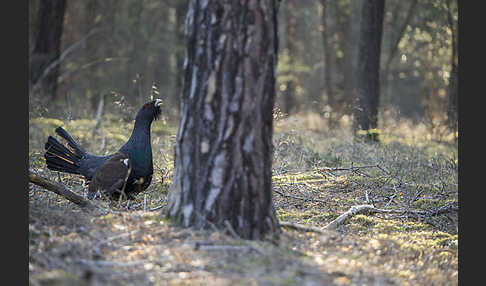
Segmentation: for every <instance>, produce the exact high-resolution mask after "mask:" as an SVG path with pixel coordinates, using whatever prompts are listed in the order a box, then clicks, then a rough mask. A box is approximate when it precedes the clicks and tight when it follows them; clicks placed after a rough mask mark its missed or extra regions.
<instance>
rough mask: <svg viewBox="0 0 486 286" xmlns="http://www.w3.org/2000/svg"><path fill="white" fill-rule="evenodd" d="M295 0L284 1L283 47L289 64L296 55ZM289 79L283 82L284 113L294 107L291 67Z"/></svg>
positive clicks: (292, 63)
mask: <svg viewBox="0 0 486 286" xmlns="http://www.w3.org/2000/svg"><path fill="white" fill-rule="evenodd" d="M296 6H297V3H296V0H287V1H285V3H284V9H285V23H284V26H285V47H284V48H285V49H286V51H287V55H288V57H289V62H288V64H289V66H291V67H292V66H294V58H295V56H296V47H295V41H296V40H297V24H298V23H297V17H296V15H295V14H296V13H297V11H296V9H297V7H296ZM287 76H288V77H289V78H291V79H289V80H287V82H286V83H285V86H286V89H285V91H284V92H283V97H284V98H283V99H284V100H283V103H284V104H283V112H284V113H285V114H290V113H291V112H292V111H293V110H294V109H295V104H296V100H295V74H294V73H293V69H289V71H288V75H287Z"/></svg>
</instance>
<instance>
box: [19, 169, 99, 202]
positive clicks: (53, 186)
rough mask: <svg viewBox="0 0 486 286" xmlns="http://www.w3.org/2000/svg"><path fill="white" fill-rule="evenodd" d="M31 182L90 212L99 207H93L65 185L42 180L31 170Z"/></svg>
mask: <svg viewBox="0 0 486 286" xmlns="http://www.w3.org/2000/svg"><path fill="white" fill-rule="evenodd" d="M29 182H31V183H33V184H36V185H38V186H41V187H43V188H44V189H46V190H48V191H51V192H54V193H56V194H58V195H60V196H61V197H64V198H66V199H67V200H69V201H70V202H73V203H75V204H77V205H78V206H80V207H81V208H83V209H88V210H95V209H98V207H96V206H95V205H93V204H92V203H91V202H90V201H87V200H85V199H84V198H83V197H82V196H80V195H78V194H76V193H74V192H72V191H70V190H69V189H68V188H66V187H65V186H64V185H61V184H59V183H56V182H53V181H50V180H48V179H45V178H42V177H40V176H38V175H37V174H35V173H33V172H32V171H30V170H29Z"/></svg>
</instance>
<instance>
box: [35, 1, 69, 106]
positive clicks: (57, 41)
mask: <svg viewBox="0 0 486 286" xmlns="http://www.w3.org/2000/svg"><path fill="white" fill-rule="evenodd" d="M65 10H66V0H43V1H41V2H40V5H39V10H38V12H37V17H36V30H37V31H36V35H35V39H34V43H33V49H32V52H31V56H30V81H29V84H30V87H33V86H34V85H35V84H36V83H37V81H38V80H39V79H40V77H41V75H42V73H43V72H44V69H45V68H46V67H47V66H49V64H51V63H52V62H53V61H55V60H56V59H57V58H58V57H59V55H60V54H61V35H62V28H63V20H64V12H65ZM58 74H59V66H56V67H54V68H53V69H52V70H51V71H50V72H49V74H48V75H47V76H45V77H44V78H43V79H42V82H40V85H39V86H40V94H41V96H43V97H44V96H45V97H48V99H49V100H53V99H55V98H56V93H57V77H58Z"/></svg>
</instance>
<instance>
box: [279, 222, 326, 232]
mask: <svg viewBox="0 0 486 286" xmlns="http://www.w3.org/2000/svg"><path fill="white" fill-rule="evenodd" d="M279 224H280V226H282V227H286V228H292V229H295V230H301V231H308V232H317V233H320V234H324V233H325V231H324V230H323V229H321V228H318V227H313V226H305V225H301V224H298V223H293V222H289V221H281V222H279Z"/></svg>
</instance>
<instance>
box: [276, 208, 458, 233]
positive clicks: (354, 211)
mask: <svg viewBox="0 0 486 286" xmlns="http://www.w3.org/2000/svg"><path fill="white" fill-rule="evenodd" d="M458 209H459V207H458V205H457V202H455V201H454V202H451V203H448V204H446V205H444V206H441V207H438V208H437V209H435V210H433V211H415V210H397V209H393V210H385V209H377V208H375V207H374V206H373V205H357V206H352V207H351V208H350V209H349V210H348V211H346V212H345V213H343V214H342V215H340V216H339V217H337V218H336V219H335V220H333V221H331V222H330V223H329V224H328V225H326V226H325V227H323V228H318V227H313V226H304V225H300V224H296V223H292V222H286V221H281V222H280V226H282V227H287V228H292V229H295V230H301V231H309V232H317V233H321V234H324V233H325V232H326V231H327V230H335V229H337V228H338V227H339V226H340V225H342V224H344V222H346V220H348V219H350V218H351V217H352V216H354V215H357V214H361V213H385V214H407V215H414V216H416V217H419V216H422V217H423V216H435V215H440V214H444V213H448V212H451V211H457V210H458Z"/></svg>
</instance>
